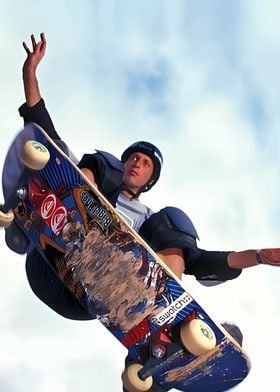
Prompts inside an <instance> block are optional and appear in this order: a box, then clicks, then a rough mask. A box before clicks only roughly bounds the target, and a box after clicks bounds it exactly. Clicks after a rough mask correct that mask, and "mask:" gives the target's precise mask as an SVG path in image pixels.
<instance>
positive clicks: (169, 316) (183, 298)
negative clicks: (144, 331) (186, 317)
mask: <svg viewBox="0 0 280 392" xmlns="http://www.w3.org/2000/svg"><path fill="white" fill-rule="evenodd" d="M192 301H193V299H192V297H191V296H190V295H189V294H187V293H183V294H182V295H180V297H178V298H177V299H176V300H175V301H174V302H172V303H171V305H169V306H168V307H167V308H165V309H163V310H162V311H161V312H160V313H158V314H157V315H156V316H153V317H152V319H151V322H152V323H154V324H157V325H159V326H162V325H164V324H166V323H171V322H172V321H173V320H174V319H175V318H176V316H177V314H178V313H179V312H180V311H181V310H182V309H183V308H184V307H185V306H187V305H189V304H190V303H191V302H192Z"/></svg>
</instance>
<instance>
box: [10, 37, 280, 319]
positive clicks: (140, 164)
mask: <svg viewBox="0 0 280 392" xmlns="http://www.w3.org/2000/svg"><path fill="white" fill-rule="evenodd" d="M31 40H32V50H30V49H29V47H28V45H26V44H25V43H24V48H25V50H26V52H27V59H26V61H25V63H24V66H23V81H24V89H25V96H26V103H25V104H24V105H23V106H22V107H21V108H20V114H21V115H22V116H23V118H24V121H25V122H28V121H33V122H36V123H38V124H39V125H40V126H42V127H43V128H44V129H45V131H46V132H48V134H49V135H50V136H51V137H52V138H53V139H54V140H55V141H56V142H57V143H58V144H60V145H61V146H62V147H63V148H64V149H67V147H66V146H65V144H64V143H63V142H62V140H61V139H60V137H59V135H58V134H57V132H56V131H55V128H54V126H53V123H52V120H51V118H50V116H49V114H48V112H47V110H46V107H45V104H44V101H43V99H42V97H41V95H40V91H39V85H38V80H37V77H36V69H37V66H38V64H39V63H40V61H41V60H42V58H43V57H44V54H45V50H46V39H45V36H44V35H43V34H41V40H40V41H39V42H36V41H35V38H34V36H32V38H31ZM161 165H162V156H161V153H160V151H159V150H158V149H157V147H155V146H153V145H152V144H150V143H147V142H140V143H139V142H137V143H135V144H133V145H132V146H129V147H128V148H127V149H126V150H125V151H124V153H123V154H122V158H121V161H119V160H117V159H116V158H115V157H113V156H112V155H111V154H108V153H104V152H97V153H96V154H86V155H84V157H83V158H82V160H81V162H80V163H79V167H80V168H81V169H82V170H83V171H84V173H85V174H86V175H87V176H88V177H89V179H90V180H91V181H93V182H95V183H96V184H97V186H98V187H99V189H100V190H101V192H103V193H104V195H105V196H106V197H107V198H108V199H109V200H110V201H111V202H112V203H115V204H116V206H117V208H118V209H119V210H120V211H121V212H122V213H123V215H126V216H127V219H129V220H130V223H131V224H132V226H134V228H135V229H136V230H139V232H140V234H141V235H142V236H143V237H144V238H145V239H146V240H147V241H148V242H149V243H150V245H151V246H152V247H153V248H154V250H155V251H157V252H158V253H159V255H160V257H162V259H163V261H164V262H165V263H166V264H167V265H168V266H169V267H170V268H171V269H172V270H173V271H174V273H175V274H176V275H177V276H178V277H180V278H181V276H182V274H183V273H186V274H192V275H195V276H196V278H197V279H198V280H199V281H201V282H203V283H206V284H209V282H210V283H213V282H224V281H226V280H229V279H234V278H236V277H238V276H239V275H240V273H241V271H242V269H243V268H247V267H250V266H254V265H257V264H259V263H264V264H270V265H279V263H280V249H278V248H276V249H263V250H260V251H258V250H257V251H256V250H246V251H243V252H223V251H217V252H216V251H206V250H203V249H199V248H198V247H197V243H196V241H197V239H198V235H197V232H196V229H195V227H194V225H193V224H192V222H191V221H190V219H189V218H188V217H187V215H186V214H185V213H183V212H182V211H181V210H179V209H177V208H173V207H166V208H164V209H162V210H161V211H159V212H158V213H156V214H153V213H152V211H151V210H150V209H149V208H148V207H146V206H144V205H143V204H142V203H140V201H139V196H140V194H141V193H142V192H144V191H148V190H149V189H151V187H152V186H153V185H154V184H155V183H156V181H157V180H158V178H159V176H160V170H161ZM123 184H124V185H123ZM9 230H10V229H9ZM26 250H27V260H26V271H27V276H28V280H29V283H30V285H31V287H32V289H33V291H34V292H35V294H36V295H37V296H38V297H39V298H40V299H41V300H42V301H43V302H44V303H46V304H47V305H48V306H50V307H51V308H52V309H53V310H55V311H56V312H58V313H59V314H61V315H62V316H64V317H68V318H71V319H90V318H91V317H90V316H89V315H88V314H87V312H86V311H85V310H84V309H83V308H82V307H81V305H80V304H79V303H78V302H77V301H76V299H75V298H74V297H73V296H72V294H71V293H70V291H69V290H68V289H67V288H65V287H64V286H63V284H62V283H61V282H60V281H59V279H58V278H57V276H56V275H55V273H54V272H53V271H52V270H51V269H50V268H49V267H48V266H47V264H46V263H45V262H44V261H42V260H41V257H40V255H39V254H38V252H37V251H36V250H34V249H26Z"/></svg>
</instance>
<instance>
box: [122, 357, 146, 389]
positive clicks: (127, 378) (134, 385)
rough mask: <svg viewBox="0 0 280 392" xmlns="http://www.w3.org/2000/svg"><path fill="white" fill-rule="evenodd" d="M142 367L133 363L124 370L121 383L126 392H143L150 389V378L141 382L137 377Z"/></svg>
mask: <svg viewBox="0 0 280 392" xmlns="http://www.w3.org/2000/svg"><path fill="white" fill-rule="evenodd" d="M142 367H143V366H142V365H140V364H139V363H133V364H132V365H129V366H128V367H127V368H126V369H125V370H124V372H123V374H122V381H123V386H124V388H125V389H126V390H127V392H145V391H149V390H150V389H151V387H152V385H153V378H152V377H151V376H150V377H148V378H146V380H141V378H140V377H139V376H138V372H139V370H140V369H142Z"/></svg>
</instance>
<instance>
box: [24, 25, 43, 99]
mask: <svg viewBox="0 0 280 392" xmlns="http://www.w3.org/2000/svg"><path fill="white" fill-rule="evenodd" d="M40 38H41V40H40V41H38V42H36V40H35V37H34V35H33V34H32V35H31V43H32V49H29V47H28V45H27V44H26V42H23V47H24V50H25V51H26V53H27V58H26V60H25V62H24V64H23V68H22V71H23V72H22V76H23V84H24V92H25V98H26V104H27V106H30V107H31V106H34V105H36V104H37V103H38V102H39V101H40V100H41V94H40V90H39V83H38V80H37V77H36V69H37V66H38V64H39V63H40V62H41V60H42V58H43V57H44V55H45V52H46V47H47V41H46V37H45V35H44V33H41V34H40Z"/></svg>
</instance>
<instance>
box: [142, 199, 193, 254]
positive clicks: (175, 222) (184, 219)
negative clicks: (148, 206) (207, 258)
mask: <svg viewBox="0 0 280 392" xmlns="http://www.w3.org/2000/svg"><path fill="white" fill-rule="evenodd" d="M139 233H140V234H141V235H142V237H143V238H144V239H145V240H146V241H147V242H148V243H149V244H150V245H151V247H152V248H153V249H154V250H155V251H160V250H163V249H167V248H180V249H183V250H192V251H194V250H196V249H197V244H196V240H197V239H199V237H198V235H197V232H196V229H195V227H194V225H193V223H192V221H191V220H190V218H189V217H188V216H187V215H186V214H185V213H184V212H183V211H182V210H180V209H179V208H176V207H165V208H163V209H162V210H160V211H159V212H157V213H155V214H153V215H151V216H150V218H148V219H147V220H146V221H145V222H144V223H143V225H142V226H141V227H140V230H139Z"/></svg>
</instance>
